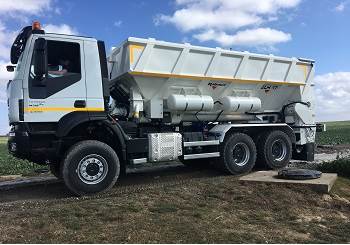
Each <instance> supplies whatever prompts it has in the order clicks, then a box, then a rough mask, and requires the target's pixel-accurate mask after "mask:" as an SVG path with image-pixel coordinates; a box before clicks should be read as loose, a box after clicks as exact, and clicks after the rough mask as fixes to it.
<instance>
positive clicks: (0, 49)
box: [0, 20, 16, 59]
mask: <svg viewBox="0 0 350 245" xmlns="http://www.w3.org/2000/svg"><path fill="white" fill-rule="evenodd" d="M15 37H16V32H14V31H9V30H7V29H6V26H5V25H4V24H3V23H2V22H1V20H0V59H8V58H9V55H10V51H9V50H10V46H11V45H12V43H13V40H14V39H15Z"/></svg>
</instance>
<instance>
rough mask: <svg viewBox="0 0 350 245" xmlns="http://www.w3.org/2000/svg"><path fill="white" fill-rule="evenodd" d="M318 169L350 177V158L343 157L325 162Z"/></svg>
mask: <svg viewBox="0 0 350 245" xmlns="http://www.w3.org/2000/svg"><path fill="white" fill-rule="evenodd" d="M317 168H318V170H320V171H322V172H326V173H337V174H338V175H339V176H344V177H348V178H350V158H341V159H337V160H335V161H332V162H323V163H322V164H320V165H319V166H318V167H317Z"/></svg>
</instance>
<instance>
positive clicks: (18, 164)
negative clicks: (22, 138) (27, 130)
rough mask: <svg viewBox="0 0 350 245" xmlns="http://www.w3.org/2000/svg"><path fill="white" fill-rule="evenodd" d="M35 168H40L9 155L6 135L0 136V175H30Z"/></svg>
mask: <svg viewBox="0 0 350 245" xmlns="http://www.w3.org/2000/svg"><path fill="white" fill-rule="evenodd" d="M37 168H40V166H38V165H37V164H33V163H31V162H29V161H27V160H21V159H18V158H15V157H13V156H11V155H10V154H9V153H8V149H7V137H0V175H16V174H22V175H31V174H33V171H34V169H37Z"/></svg>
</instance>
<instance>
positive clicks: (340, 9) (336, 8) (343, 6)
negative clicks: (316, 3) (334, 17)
mask: <svg viewBox="0 0 350 245" xmlns="http://www.w3.org/2000/svg"><path fill="white" fill-rule="evenodd" d="M345 6H346V2H341V3H339V4H338V5H337V6H336V7H335V8H334V10H335V11H337V12H343V11H344V10H345Z"/></svg>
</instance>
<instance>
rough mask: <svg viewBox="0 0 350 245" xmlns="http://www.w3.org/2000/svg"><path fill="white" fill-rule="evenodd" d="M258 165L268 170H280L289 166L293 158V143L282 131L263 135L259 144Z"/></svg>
mask: <svg viewBox="0 0 350 245" xmlns="http://www.w3.org/2000/svg"><path fill="white" fill-rule="evenodd" d="M257 149H258V158H257V163H258V165H259V166H261V167H265V168H268V169H280V168H284V167H286V166H287V165H288V163H289V161H290V159H291V158H292V141H291V139H290V138H289V136H288V135H287V134H286V133H284V132H283V131H280V130H273V131H268V132H266V133H263V134H262V135H261V137H259V139H258V142H257Z"/></svg>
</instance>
